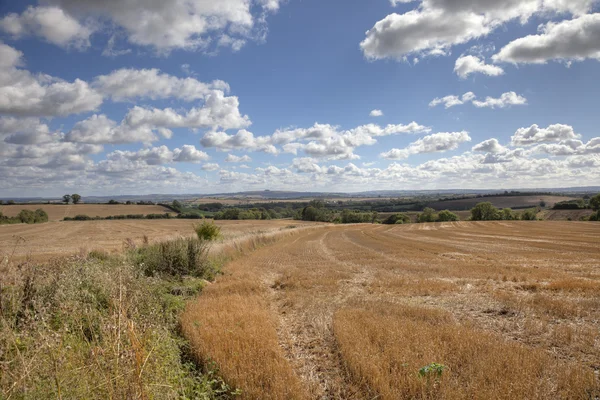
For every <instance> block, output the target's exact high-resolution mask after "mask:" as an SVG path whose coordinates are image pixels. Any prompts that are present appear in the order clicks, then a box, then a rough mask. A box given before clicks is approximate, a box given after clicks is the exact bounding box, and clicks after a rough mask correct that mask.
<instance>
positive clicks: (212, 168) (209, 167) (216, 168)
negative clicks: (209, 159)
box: [202, 163, 221, 171]
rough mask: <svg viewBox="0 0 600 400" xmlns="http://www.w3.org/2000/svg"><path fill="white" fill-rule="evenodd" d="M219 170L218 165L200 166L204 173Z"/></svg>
mask: <svg viewBox="0 0 600 400" xmlns="http://www.w3.org/2000/svg"><path fill="white" fill-rule="evenodd" d="M220 168H221V167H219V164H215V163H207V164H204V165H203V166H202V169H203V170H204V171H216V170H218V169H220Z"/></svg>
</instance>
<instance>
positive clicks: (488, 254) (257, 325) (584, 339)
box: [183, 222, 600, 399]
mask: <svg viewBox="0 0 600 400" xmlns="http://www.w3.org/2000/svg"><path fill="white" fill-rule="evenodd" d="M597 232H598V225H597V224H594V223H580V222H573V223H566V222H485V223H483V222H458V223H443V224H439V223H438V224H419V225H416V224H415V225H397V226H382V225H353V226H336V227H322V228H320V229H312V230H310V229H308V230H299V231H298V232H297V233H295V234H294V235H292V236H289V237H284V238H282V239H281V240H279V241H278V242H277V243H275V244H273V245H272V246H268V247H265V248H261V249H260V250H258V251H255V252H253V253H251V254H249V255H246V256H244V257H242V258H238V259H237V260H236V261H235V262H233V263H231V264H229V265H228V266H227V267H226V268H225V273H226V275H225V276H224V277H222V278H220V279H219V280H217V282H216V283H215V284H213V285H211V286H210V288H208V289H207V290H206V292H205V293H204V294H203V295H202V296H200V297H199V299H198V301H197V302H196V303H194V304H193V305H190V306H189V307H188V309H187V313H186V314H185V315H184V318H183V321H184V326H187V328H186V329H185V332H186V335H187V336H188V337H189V338H190V340H191V342H192V343H193V344H194V345H195V347H196V348H197V349H200V350H198V352H199V353H198V357H200V358H201V359H209V358H212V359H215V360H216V359H217V358H218V360H216V361H217V362H218V364H219V366H220V367H221V369H222V371H223V375H224V376H225V378H226V380H231V381H232V382H235V383H236V384H237V383H238V382H239V383H240V387H242V389H243V390H244V392H245V393H246V398H264V397H265V396H267V394H266V393H267V392H270V393H272V395H271V396H272V397H271V398H280V399H285V398H287V397H288V396H290V394H289V392H286V390H287V388H289V387H290V385H291V386H292V387H295V388H296V387H298V389H297V390H298V392H297V393H296V394H297V395H298V396H299V397H306V396H307V397H309V398H331V399H333V398H356V399H363V398H364V399H372V398H374V397H376V396H380V398H387V399H403V398H406V399H408V398H486V397H487V398H528V399H545V398H594V396H598V392H597V391H598V387H599V386H598V378H597V376H596V375H597V374H598V372H600V371H599V370H600V366H599V364H598V360H600V330H599V325H598V324H599V323H598V321H599V320H600V303H599V295H598V293H599V291H598V290H597V289H598V287H599V286H598V285H600V271H599V270H598V265H600V246H599V245H600V237H599V236H598V235H597ZM243 253H244V252H238V254H243ZM357 304H358V305H357ZM364 304H367V306H365V305H364ZM204 318H206V319H207V320H210V321H211V323H210V324H203V323H202V320H203V319H204ZM194 321H196V322H198V323H199V324H200V325H199V326H198V325H194V324H195V322H194ZM257 337H264V338H265V340H264V341H263V342H262V343H257V342H256V338H257ZM275 343H277V345H275ZM232 355H234V356H232ZM431 362H439V363H442V364H445V365H446V366H447V367H448V369H447V370H446V371H445V372H444V373H443V375H442V377H441V379H440V380H439V381H436V380H435V379H433V380H432V379H426V378H424V379H423V378H419V377H418V373H417V371H418V369H419V368H421V367H423V366H424V365H426V364H429V363H431ZM405 365H407V366H405ZM273 371H281V372H275V373H274V372H273ZM595 376H596V377H595ZM298 379H299V381H300V382H301V385H300V386H297V385H298V383H297V382H298Z"/></svg>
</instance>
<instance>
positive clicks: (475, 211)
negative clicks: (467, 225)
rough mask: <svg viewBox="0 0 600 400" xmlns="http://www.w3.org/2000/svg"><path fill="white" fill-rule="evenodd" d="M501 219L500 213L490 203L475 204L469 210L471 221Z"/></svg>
mask: <svg viewBox="0 0 600 400" xmlns="http://www.w3.org/2000/svg"><path fill="white" fill-rule="evenodd" d="M499 219H501V216H500V211H498V209H497V208H496V207H494V206H493V205H492V203H490V202H483V203H477V205H476V206H475V207H473V208H472V209H471V220H473V221H497V220H499Z"/></svg>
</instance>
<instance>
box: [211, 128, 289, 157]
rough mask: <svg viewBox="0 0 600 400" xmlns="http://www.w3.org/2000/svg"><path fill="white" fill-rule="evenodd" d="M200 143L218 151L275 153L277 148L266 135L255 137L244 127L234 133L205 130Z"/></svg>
mask: <svg viewBox="0 0 600 400" xmlns="http://www.w3.org/2000/svg"><path fill="white" fill-rule="evenodd" d="M200 143H201V144H202V146H204V147H214V148H216V149H217V150H220V151H230V150H245V151H262V152H265V153H270V154H277V149H276V148H275V146H273V145H272V144H271V143H270V140H269V138H268V137H265V136H259V137H255V136H254V134H253V133H252V132H250V131H247V130H245V129H241V130H239V131H238V132H237V133H235V134H228V133H226V132H207V133H206V134H205V135H204V137H202V139H201V140H200Z"/></svg>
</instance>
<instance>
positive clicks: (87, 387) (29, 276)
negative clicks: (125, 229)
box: [0, 239, 237, 399]
mask: <svg viewBox="0 0 600 400" xmlns="http://www.w3.org/2000/svg"><path fill="white" fill-rule="evenodd" d="M129 247H130V248H129V249H128V250H127V251H126V252H125V254H122V255H117V256H114V255H108V254H107V253H105V252H102V251H93V252H91V253H89V254H88V255H86V256H79V257H71V258H63V259H60V260H54V261H52V262H50V263H48V264H46V265H38V264H35V263H31V262H25V263H20V264H16V263H13V262H11V261H10V258H9V257H5V258H4V259H3V260H2V262H1V263H0V398H6V399H41V398H50V397H53V398H58V399H74V398H81V399H83V398H85V399H123V398H128V399H228V398H232V397H235V396H236V393H237V392H236V391H235V390H234V389H233V388H231V387H229V386H228V385H227V384H226V383H225V382H224V381H222V380H221V379H220V378H219V377H218V371H217V370H216V367H215V366H214V365H212V364H209V363H206V364H203V365H202V366H198V364H196V363H195V362H193V361H192V360H193V359H192V357H191V356H190V354H191V353H192V352H191V350H190V346H189V343H188V342H187V341H186V340H185V339H183V337H182V336H181V335H180V334H179V332H180V326H179V315H180V313H181V311H182V310H183V309H184V306H185V303H186V301H187V300H189V299H191V298H192V297H194V296H196V295H197V294H198V293H199V292H200V291H201V290H202V289H203V287H204V286H205V284H206V282H207V281H206V279H212V278H213V277H214V275H215V273H216V272H217V271H218V267H219V265H218V260H216V261H215V260H209V259H208V256H207V253H208V250H207V246H206V244H205V243H204V242H202V241H198V240H196V239H178V240H175V241H170V242H165V243H158V244H154V245H150V244H146V245H144V246H142V247H138V248H136V247H135V246H129Z"/></svg>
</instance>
